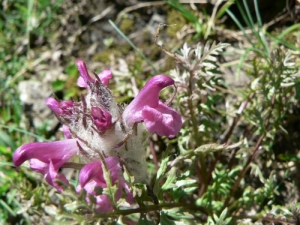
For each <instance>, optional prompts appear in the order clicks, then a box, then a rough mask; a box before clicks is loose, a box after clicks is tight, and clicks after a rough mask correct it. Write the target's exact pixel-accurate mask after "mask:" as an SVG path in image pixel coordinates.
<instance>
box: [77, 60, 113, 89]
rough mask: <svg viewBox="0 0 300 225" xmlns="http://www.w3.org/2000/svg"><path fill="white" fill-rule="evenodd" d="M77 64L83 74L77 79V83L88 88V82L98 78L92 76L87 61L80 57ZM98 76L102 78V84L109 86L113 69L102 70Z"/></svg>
mask: <svg viewBox="0 0 300 225" xmlns="http://www.w3.org/2000/svg"><path fill="white" fill-rule="evenodd" d="M76 64H77V67H78V71H79V73H80V75H81V76H80V77H79V78H78V80H77V85H78V86H79V87H83V88H87V86H88V83H93V82H94V81H95V80H96V78H95V79H94V78H92V77H91V76H90V74H89V72H88V70H87V68H86V65H85V63H84V62H83V61H82V60H80V59H78V60H77V61H76ZM98 77H99V79H100V80H101V82H102V84H104V85H105V86H108V82H109V80H110V79H111V78H112V73H111V70H108V69H106V70H104V71H102V72H101V73H100V74H98Z"/></svg>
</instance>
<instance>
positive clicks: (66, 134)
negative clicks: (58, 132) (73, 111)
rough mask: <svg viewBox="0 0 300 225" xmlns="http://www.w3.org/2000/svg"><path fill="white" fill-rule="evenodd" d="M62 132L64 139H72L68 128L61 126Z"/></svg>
mask: <svg viewBox="0 0 300 225" xmlns="http://www.w3.org/2000/svg"><path fill="white" fill-rule="evenodd" d="M62 130H63V133H64V136H65V139H71V138H72V134H71V131H70V128H69V127H68V126H67V125H65V124H64V125H63V126H62Z"/></svg>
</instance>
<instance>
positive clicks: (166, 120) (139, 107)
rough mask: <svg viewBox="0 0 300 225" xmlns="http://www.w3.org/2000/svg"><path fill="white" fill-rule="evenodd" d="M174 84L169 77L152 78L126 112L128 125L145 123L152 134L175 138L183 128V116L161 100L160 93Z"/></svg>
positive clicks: (158, 76)
mask: <svg viewBox="0 0 300 225" xmlns="http://www.w3.org/2000/svg"><path fill="white" fill-rule="evenodd" d="M173 84H174V80H173V79H172V78H170V77H168V76H165V75H157V76H154V77H152V78H151V79H150V80H149V81H148V83H147V84H146V85H145V86H144V87H143V88H142V90H141V91H140V92H139V94H138V95H137V96H136V98H135V99H134V100H133V101H132V102H131V103H130V104H129V105H128V106H127V107H126V109H125V110H124V112H123V120H124V121H125V122H126V124H127V125H128V126H131V127H132V126H133V124H134V123H137V122H142V121H143V122H144V123H145V125H146V127H147V129H148V130H149V131H150V132H152V133H153V132H156V133H157V134H159V135H161V136H167V137H169V138H172V137H175V136H176V135H177V134H178V132H179V131H180V128H181V126H182V119H181V116H180V115H179V113H178V112H176V111H175V110H174V109H172V108H170V107H169V106H167V105H166V104H164V103H163V102H161V101H160V100H159V92H160V91H161V90H162V89H163V88H165V87H167V86H170V85H173Z"/></svg>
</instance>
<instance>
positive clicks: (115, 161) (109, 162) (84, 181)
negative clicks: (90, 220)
mask: <svg viewBox="0 0 300 225" xmlns="http://www.w3.org/2000/svg"><path fill="white" fill-rule="evenodd" d="M105 163H106V166H107V169H108V171H109V172H110V176H111V182H112V185H115V184H116V183H118V190H117V192H116V196H115V199H116V201H118V200H119V199H120V198H121V197H122V194H123V190H124V191H125V192H126V194H127V198H126V200H127V202H128V203H129V204H132V203H133V195H132V193H131V192H130V189H129V187H128V185H127V184H126V183H125V181H124V179H123V177H122V170H121V166H120V162H119V158H118V157H117V156H112V157H107V158H106V159H105ZM103 173H104V172H103V167H102V163H101V161H96V162H91V163H89V164H87V165H85V166H84V167H83V168H82V169H81V171H80V174H79V184H80V185H79V186H78V187H77V191H78V192H80V191H81V190H82V189H85V190H86V192H87V193H88V194H91V195H93V196H94V197H95V198H96V201H97V204H98V205H97V210H98V212H101V213H106V212H110V211H113V206H112V204H111V202H110V199H109V197H108V196H107V195H104V194H98V193H97V192H96V191H95V189H96V188H97V187H100V188H106V187H107V184H106V181H105V178H104V174H103ZM88 201H89V200H88Z"/></svg>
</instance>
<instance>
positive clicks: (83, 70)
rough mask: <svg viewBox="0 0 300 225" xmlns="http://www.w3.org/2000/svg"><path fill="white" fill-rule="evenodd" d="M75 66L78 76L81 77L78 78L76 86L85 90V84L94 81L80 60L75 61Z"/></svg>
mask: <svg viewBox="0 0 300 225" xmlns="http://www.w3.org/2000/svg"><path fill="white" fill-rule="evenodd" d="M76 64H77V67H78V71H79V73H80V76H81V77H79V78H78V81H77V84H78V86H79V87H84V88H86V87H87V83H88V82H93V81H94V79H93V78H92V77H91V76H90V74H89V72H88V70H87V68H86V65H85V63H84V62H83V61H82V60H80V59H78V60H76Z"/></svg>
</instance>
